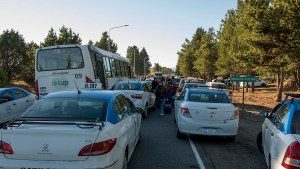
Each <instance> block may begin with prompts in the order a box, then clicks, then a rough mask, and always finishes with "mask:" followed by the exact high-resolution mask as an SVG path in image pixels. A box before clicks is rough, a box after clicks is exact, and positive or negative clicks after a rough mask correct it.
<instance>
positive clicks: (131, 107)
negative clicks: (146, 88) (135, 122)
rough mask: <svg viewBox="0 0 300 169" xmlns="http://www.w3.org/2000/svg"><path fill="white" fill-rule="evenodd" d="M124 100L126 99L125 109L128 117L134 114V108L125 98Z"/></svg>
mask: <svg viewBox="0 0 300 169" xmlns="http://www.w3.org/2000/svg"><path fill="white" fill-rule="evenodd" d="M125 99H126V107H127V111H128V115H132V114H134V113H135V107H134V105H133V103H132V102H131V101H130V99H128V98H127V97H125Z"/></svg>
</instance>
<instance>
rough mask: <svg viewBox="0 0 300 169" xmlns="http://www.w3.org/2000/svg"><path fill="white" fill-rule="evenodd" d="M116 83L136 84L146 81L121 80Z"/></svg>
mask: <svg viewBox="0 0 300 169" xmlns="http://www.w3.org/2000/svg"><path fill="white" fill-rule="evenodd" d="M118 83H122V84H125V83H130V84H137V83H146V82H145V81H122V82H117V83H116V84H118Z"/></svg>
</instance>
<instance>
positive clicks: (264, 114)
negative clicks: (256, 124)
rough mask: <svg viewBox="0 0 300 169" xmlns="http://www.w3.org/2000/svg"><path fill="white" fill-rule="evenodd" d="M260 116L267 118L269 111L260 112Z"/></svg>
mask: <svg viewBox="0 0 300 169" xmlns="http://www.w3.org/2000/svg"><path fill="white" fill-rule="evenodd" d="M258 117H261V118H267V117H268V112H259V113H258Z"/></svg>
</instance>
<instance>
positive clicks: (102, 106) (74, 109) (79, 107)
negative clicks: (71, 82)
mask: <svg viewBox="0 0 300 169" xmlns="http://www.w3.org/2000/svg"><path fill="white" fill-rule="evenodd" d="M106 113H107V102H106V101H104V100H96V99H41V100H40V101H38V102H37V103H36V104H34V105H33V106H32V107H31V108H29V109H28V110H27V111H26V112H25V114H24V115H23V116H22V117H25V118H41V119H46V118H52V119H55V120H60V119H61V120H75V119H76V120H83V121H85V120H89V119H93V120H94V119H97V118H99V119H100V121H105V119H106Z"/></svg>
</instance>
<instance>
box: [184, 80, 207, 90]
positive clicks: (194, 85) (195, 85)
mask: <svg viewBox="0 0 300 169" xmlns="http://www.w3.org/2000/svg"><path fill="white" fill-rule="evenodd" d="M186 88H208V86H207V85H206V84H205V83H190V82H188V83H185V84H184V86H183V87H182V88H181V89H179V92H181V91H184V90H185V89H186Z"/></svg>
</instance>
